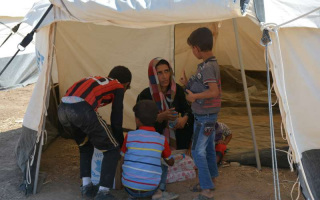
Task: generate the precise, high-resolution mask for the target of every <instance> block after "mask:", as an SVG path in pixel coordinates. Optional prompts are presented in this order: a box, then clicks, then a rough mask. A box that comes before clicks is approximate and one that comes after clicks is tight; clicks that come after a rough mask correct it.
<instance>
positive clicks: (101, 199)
mask: <svg viewBox="0 0 320 200" xmlns="http://www.w3.org/2000/svg"><path fill="white" fill-rule="evenodd" d="M94 200H117V198H116V197H115V196H113V195H112V194H110V192H105V191H98V193H97V195H96V196H95V197H94Z"/></svg>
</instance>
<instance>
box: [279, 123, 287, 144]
mask: <svg viewBox="0 0 320 200" xmlns="http://www.w3.org/2000/svg"><path fill="white" fill-rule="evenodd" d="M280 131H281V137H282V139H283V140H287V136H286V137H284V134H283V123H282V122H281V125H280Z"/></svg>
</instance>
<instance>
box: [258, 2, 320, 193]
mask: <svg viewBox="0 0 320 200" xmlns="http://www.w3.org/2000/svg"><path fill="white" fill-rule="evenodd" d="M318 10H320V7H318V8H316V9H314V10H312V11H310V12H307V13H305V14H303V15H300V16H298V17H296V18H294V19H292V20H289V21H287V22H284V23H282V24H279V25H278V24H275V23H261V27H260V29H261V30H263V31H272V32H274V33H275V35H276V37H275V38H276V41H277V42H276V43H277V47H278V51H279V54H280V57H279V59H280V65H281V66H282V67H283V61H282V55H281V48H280V41H279V33H278V29H279V28H280V27H282V26H284V25H286V24H288V23H291V22H293V21H296V20H298V19H300V18H302V17H305V16H307V15H310V14H311V13H313V12H316V11H318ZM261 41H262V40H261ZM260 43H261V42H260ZM266 49H267V47H266ZM266 60H267V59H266ZM267 72H268V71H267ZM282 76H283V75H282ZM282 78H283V79H284V77H282ZM284 95H285V98H286V99H288V97H287V94H286V92H285V93H284ZM286 106H287V109H288V112H289V119H290V120H289V126H290V127H291V129H292V130H293V126H292V121H291V116H290V109H289V105H286ZM292 142H293V144H295V146H296V148H298V147H297V143H296V141H295V138H292ZM289 150H290V154H288V160H290V162H289V163H290V168H291V171H293V167H292V164H291V163H292V162H293V153H292V150H291V148H290V147H289ZM298 157H300V156H299V154H298ZM298 159H301V158H298ZM301 164H302V163H301ZM301 172H302V176H303V178H304V179H306V175H305V172H304V169H303V168H302V169H301ZM299 185H300V182H299ZM306 187H307V190H308V192H309V194H310V195H311V199H314V197H313V195H312V193H311V189H310V187H309V185H308V183H307V182H306Z"/></svg>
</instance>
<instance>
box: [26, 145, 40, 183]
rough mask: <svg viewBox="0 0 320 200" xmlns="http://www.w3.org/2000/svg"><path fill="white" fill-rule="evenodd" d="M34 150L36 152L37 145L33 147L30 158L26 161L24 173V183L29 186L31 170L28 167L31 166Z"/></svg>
mask: <svg viewBox="0 0 320 200" xmlns="http://www.w3.org/2000/svg"><path fill="white" fill-rule="evenodd" d="M36 150H37V143H36V144H35V145H34V148H33V153H32V154H31V155H30V158H29V159H28V161H27V171H26V181H27V184H28V185H30V184H31V181H32V180H31V170H30V167H31V166H32V165H33V161H34V156H35V154H36Z"/></svg>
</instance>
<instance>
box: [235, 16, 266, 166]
mask: <svg viewBox="0 0 320 200" xmlns="http://www.w3.org/2000/svg"><path fill="white" fill-rule="evenodd" d="M232 23H233V29H234V34H235V38H236V44H237V51H238V58H239V64H240V69H241V77H242V83H243V89H244V95H245V98H246V104H247V110H248V117H249V121H250V127H251V135H252V142H253V146H254V153H255V156H256V162H257V168H258V170H261V163H260V156H259V151H258V146H257V142H256V136H255V132H254V126H253V120H252V113H251V106H250V99H249V93H248V86H247V80H246V74H245V71H244V65H243V59H242V54H241V45H240V42H239V35H238V25H237V21H236V19H235V18H233V19H232Z"/></svg>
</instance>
